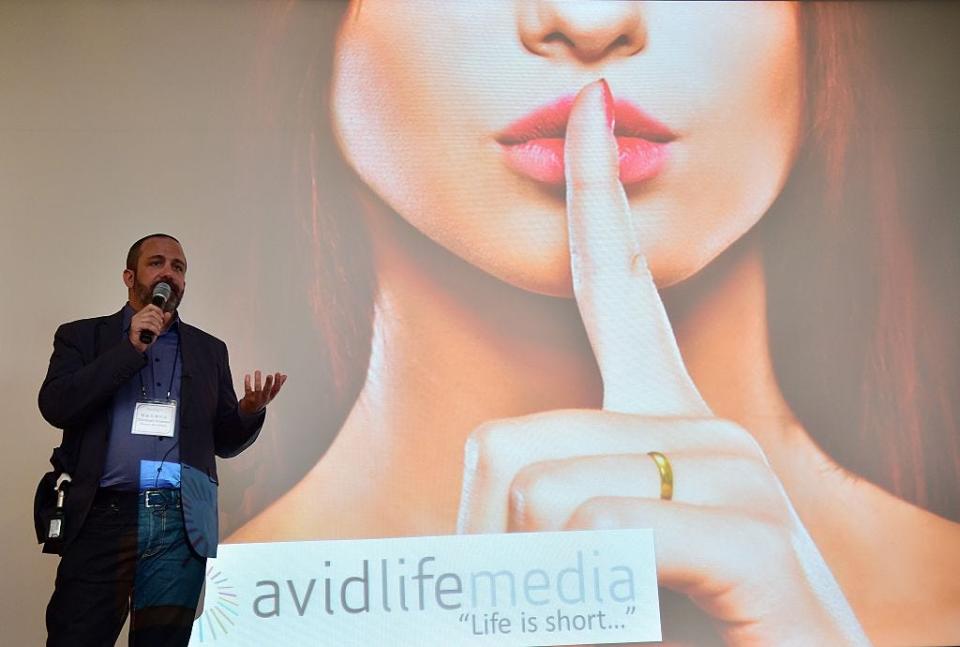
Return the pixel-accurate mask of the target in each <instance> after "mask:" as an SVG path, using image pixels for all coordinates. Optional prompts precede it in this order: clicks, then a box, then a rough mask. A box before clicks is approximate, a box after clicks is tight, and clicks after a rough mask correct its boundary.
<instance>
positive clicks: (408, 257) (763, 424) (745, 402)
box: [313, 216, 797, 535]
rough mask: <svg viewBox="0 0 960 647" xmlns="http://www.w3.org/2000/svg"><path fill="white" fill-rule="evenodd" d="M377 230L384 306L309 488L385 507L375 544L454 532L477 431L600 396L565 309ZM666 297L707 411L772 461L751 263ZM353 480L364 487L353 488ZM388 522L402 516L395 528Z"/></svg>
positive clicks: (745, 249)
mask: <svg viewBox="0 0 960 647" xmlns="http://www.w3.org/2000/svg"><path fill="white" fill-rule="evenodd" d="M374 221H375V222H374V224H375V225H376V226H375V227H374V231H375V233H374V236H373V245H374V250H375V256H376V259H377V271H378V283H379V297H378V302H377V309H376V321H375V334H374V340H373V351H372V356H371V362H370V368H369V371H368V375H367V380H366V383H365V385H364V387H363V389H362V392H361V394H360V397H359V398H358V400H357V402H356V404H355V406H354V408H353V410H352V411H351V413H350V415H349V417H348V418H347V420H346V422H345V423H344V425H343V428H342V429H341V431H340V433H339V434H338V437H337V439H336V441H335V442H334V444H333V446H332V447H331V448H330V450H329V452H328V454H327V456H326V458H325V460H323V461H321V463H320V464H319V465H318V467H317V468H316V470H315V473H314V474H313V476H314V477H322V478H323V479H324V480H327V479H334V480H333V481H328V482H348V483H351V488H349V490H350V491H351V493H352V496H354V497H356V498H357V500H356V501H355V503H357V504H361V500H365V501H363V502H364V503H366V504H368V505H369V504H370V503H371V502H372V501H377V502H380V503H382V504H383V506H382V509H380V510H376V513H377V514H381V516H380V517H379V519H380V521H379V522H378V523H381V524H386V525H389V526H392V530H388V529H386V528H378V529H377V531H378V532H383V531H385V530H386V531H387V532H386V534H389V535H393V534H432V533H438V532H449V531H452V530H453V527H454V520H455V519H456V507H457V504H458V500H459V492H460V479H461V471H462V468H461V457H462V454H463V447H464V442H465V440H466V438H467V435H468V434H469V433H470V432H471V431H472V430H473V429H475V428H476V427H477V426H478V425H480V424H481V423H483V422H485V421H488V420H493V419H497V418H504V417H513V416H521V415H525V414H529V413H534V412H538V411H545V410H550V409H563V408H596V407H598V406H599V404H600V402H601V399H602V385H601V382H600V377H599V374H598V372H597V369H596V365H595V362H594V358H593V355H592V352H591V350H590V347H589V343H588V341H587V338H586V334H585V332H584V330H583V327H582V324H581V322H580V318H579V314H578V311H577V308H576V303H575V302H574V301H573V300H572V299H558V298H553V297H545V296H542V295H536V294H532V293H529V292H527V291H524V290H521V289H518V288H514V287H512V286H508V285H506V284H504V283H503V282H501V281H499V280H498V279H495V278H493V277H491V276H489V275H487V274H486V273H484V272H482V271H480V270H478V269H477V268H475V267H473V266H471V265H468V264H467V263H465V262H463V261H461V260H460V259H458V258H456V257H454V256H453V255H452V254H450V253H449V252H447V251H446V250H444V249H442V248H440V247H439V246H438V245H437V244H436V243H434V242H432V241H430V240H428V239H426V238H425V237H423V236H422V235H421V234H420V233H419V232H417V231H415V230H413V229H412V228H411V227H409V226H408V225H407V224H406V223H404V222H402V221H400V219H399V218H396V217H395V216H393V217H392V218H391V217H383V216H375V217H374ZM665 297H666V298H665V301H666V304H667V308H668V311H669V312H670V315H671V320H672V323H673V326H674V330H675V331H676V334H677V340H678V343H679V345H680V349H681V352H682V354H683V357H684V360H685V362H686V364H687V367H688V369H689V371H690V373H691V376H692V377H693V379H694V382H695V383H696V384H697V386H698V388H699V389H700V391H701V393H702V394H703V396H704V398H705V399H706V401H707V403H708V404H709V405H710V406H711V408H712V409H713V411H714V412H716V413H717V415H719V416H722V417H725V418H729V419H732V420H735V421H737V422H739V423H741V424H743V425H744V426H746V427H747V428H749V429H751V431H753V432H754V433H755V435H757V437H758V440H759V441H760V442H761V445H763V446H764V448H765V450H767V451H768V452H769V453H770V454H771V459H772V460H774V459H775V457H776V456H777V455H778V454H779V453H780V452H778V451H776V449H777V447H780V446H782V445H784V443H785V442H786V443H787V444H788V445H789V444H790V441H792V438H787V435H790V434H795V432H796V430H797V427H796V425H794V424H792V422H793V418H792V416H791V415H790V412H789V408H788V407H787V406H786V404H785V403H784V401H783V399H782V397H781V395H780V392H779V390H778V388H777V384H776V381H775V379H774V376H773V371H772V367H771V361H770V356H769V352H768V349H767V335H766V315H765V302H764V285H763V271H762V265H761V262H760V255H759V251H758V250H757V249H756V247H755V246H754V245H753V244H752V242H751V241H750V240H749V239H748V240H745V241H741V243H739V244H738V245H737V246H736V247H735V248H733V249H730V250H728V251H727V252H726V253H725V254H724V256H723V257H722V258H720V259H717V260H716V261H715V262H714V263H713V264H711V266H710V267H709V268H708V269H707V270H705V271H703V272H701V273H700V275H698V276H697V277H695V278H694V279H691V280H689V281H687V282H686V283H685V284H683V285H681V286H677V287H674V288H670V289H669V290H667V291H665ZM794 449H795V448H794ZM358 474H364V475H366V474H369V475H370V476H371V478H368V479H357V475H358ZM374 475H375V477H376V478H375V479H374V478H372V477H373V476H374ZM357 480H363V481H364V483H362V484H359V485H358V487H353V483H354V482H355V481H357ZM425 482H429V483H430V488H429V489H427V490H425V489H424V488H423V484H424V483H425ZM384 493H387V494H386V495H385V494H384ZM384 496H386V497H388V498H389V499H390V500H389V501H384V500H383V497H384ZM354 509H357V508H354ZM360 509H364V508H360ZM367 509H370V508H367ZM393 510H403V511H404V512H403V514H402V515H398V516H397V517H396V518H394V516H393V515H392V514H391V511H393ZM415 510H419V511H420V512H421V513H422V514H420V515H419V516H418V514H417V513H415V512H413V511H415Z"/></svg>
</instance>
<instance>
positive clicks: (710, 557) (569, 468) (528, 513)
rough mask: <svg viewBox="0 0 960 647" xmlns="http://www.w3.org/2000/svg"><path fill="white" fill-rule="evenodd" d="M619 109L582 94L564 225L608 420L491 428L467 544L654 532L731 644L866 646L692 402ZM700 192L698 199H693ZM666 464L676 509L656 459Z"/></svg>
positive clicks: (795, 522)
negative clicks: (617, 120) (621, 148)
mask: <svg viewBox="0 0 960 647" xmlns="http://www.w3.org/2000/svg"><path fill="white" fill-rule="evenodd" d="M612 104H613V101H612V98H611V96H610V93H609V90H608V89H607V88H606V84H605V83H604V82H602V81H601V82H596V83H593V84H591V85H588V86H587V87H585V88H584V89H583V90H582V91H581V92H580V94H579V96H578V97H577V99H576V101H575V103H574V106H573V111H572V113H571V116H570V120H569V123H568V126H567V135H566V136H567V141H566V178H567V222H568V229H569V240H570V259H571V271H572V274H573V287H574V294H575V297H576V300H577V304H578V306H579V309H580V313H581V315H582V318H583V321H584V325H585V327H586V330H587V333H588V336H589V339H590V343H591V345H592V347H593V351H594V354H595V356H596V359H597V364H598V366H599V369H600V373H601V376H602V379H603V410H602V411H585V410H571V411H550V412H546V413H540V414H535V415H530V416H526V417H522V418H513V419H506V420H498V421H493V422H489V423H487V424H484V425H483V426H481V427H480V428H478V429H477V430H475V431H474V432H473V434H472V435H471V437H470V439H469V440H468V443H467V447H466V467H465V474H464V480H463V492H462V498H461V503H460V511H459V519H458V529H459V531H460V532H466V533H489V532H505V531H533V530H560V529H596V528H653V529H654V538H655V547H656V551H655V552H656V559H657V573H658V578H659V582H660V584H661V585H662V586H666V587H669V588H671V589H674V590H676V591H678V592H680V593H683V594H685V595H687V596H689V597H690V598H691V599H692V600H693V602H694V603H695V604H696V605H697V606H699V607H700V608H702V609H703V610H704V611H705V612H706V613H707V614H709V615H710V616H711V617H712V618H713V619H714V620H715V621H717V623H718V628H719V631H720V632H721V634H722V636H723V637H724V639H725V640H726V642H727V643H728V644H736V645H754V644H757V645H778V646H779V645H794V644H795V645H854V644H855V645H860V644H869V643H868V640H867V638H866V636H865V635H864V633H863V630H862V629H861V628H860V625H859V623H858V621H857V619H856V617H855V616H854V614H853V612H852V610H851V609H850V606H849V604H848V603H847V601H846V599H845V598H844V596H843V594H842V592H841V590H840V588H839V586H838V585H837V583H836V580H835V579H834V577H833V575H832V574H831V572H830V570H829V568H828V567H827V565H826V563H825V562H824V560H823V557H822V556H821V555H820V553H819V551H818V550H817V547H816V546H815V545H814V543H813V541H812V540H811V538H810V535H809V534H808V533H807V531H806V529H805V528H804V527H803V525H802V524H801V522H800V519H799V518H798V516H797V514H796V513H795V511H794V510H793V507H792V506H791V504H790V501H789V499H788V498H787V496H786V493H785V492H784V490H783V487H782V486H781V484H780V482H779V480H778V479H777V477H776V475H775V474H774V473H773V471H772V470H771V468H770V466H769V464H768V463H767V461H766V458H765V457H764V455H763V452H762V451H761V449H760V447H759V445H758V444H757V443H756V441H755V440H754V439H753V437H752V436H751V435H750V434H749V433H748V432H747V431H746V430H744V429H743V428H741V427H739V426H738V425H736V424H734V423H732V422H729V421H725V420H720V419H718V418H716V417H714V416H713V414H712V413H711V411H710V409H709V407H708V406H707V405H706V403H705V402H704V400H703V398H702V397H701V396H700V394H699V393H698V391H697V389H696V387H695V386H694V384H693V381H692V380H691V379H690V376H689V374H688V373H687V370H686V367H685V366H684V364H683V361H682V359H681V357H680V351H679V348H678V346H677V342H676V339H675V338H674V335H673V331H672V329H671V327H670V323H669V321H668V319H667V316H666V312H665V311H664V307H663V304H662V302H661V300H660V297H659V294H658V292H657V289H656V287H655V285H654V282H653V278H652V276H651V274H650V271H649V269H648V267H647V263H646V260H645V258H644V257H643V256H642V255H641V254H640V253H639V252H638V249H639V248H638V246H637V245H636V243H635V239H634V231H635V229H634V227H633V225H632V223H631V222H630V218H631V213H630V210H629V207H628V203H627V199H626V195H625V193H624V190H623V187H622V185H621V184H620V182H619V179H618V166H619V165H618V163H617V155H618V153H617V144H616V140H615V138H614V135H613V125H612V122H613V105H612ZM691 190H696V188H695V187H691ZM650 451H657V452H662V453H663V454H664V455H666V457H667V458H668V459H669V461H670V463H671V464H672V468H673V473H674V477H675V478H674V493H673V497H672V500H663V499H661V498H660V487H661V482H660V474H659V472H658V470H657V466H656V464H655V463H654V461H653V460H652V459H651V457H650V456H648V455H647V452H650Z"/></svg>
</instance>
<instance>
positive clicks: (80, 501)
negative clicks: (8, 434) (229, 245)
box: [37, 310, 266, 557]
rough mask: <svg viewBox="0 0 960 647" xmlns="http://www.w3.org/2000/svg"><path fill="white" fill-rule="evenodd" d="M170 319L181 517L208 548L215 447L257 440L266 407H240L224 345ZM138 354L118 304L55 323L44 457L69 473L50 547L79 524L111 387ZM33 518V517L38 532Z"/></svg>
mask: <svg viewBox="0 0 960 647" xmlns="http://www.w3.org/2000/svg"><path fill="white" fill-rule="evenodd" d="M178 325H179V334H180V355H181V357H182V360H183V369H182V376H183V381H182V382H181V387H180V402H179V403H178V404H179V408H180V412H179V413H180V429H179V434H180V463H181V466H182V470H181V496H182V501H183V506H182V508H183V517H184V523H185V526H186V528H187V536H188V537H189V540H190V544H191V545H192V546H193V548H194V550H196V551H197V552H198V553H199V554H200V555H204V556H207V557H216V554H217V542H218V530H217V496H216V489H217V465H216V459H215V456H221V457H223V458H228V457H230V456H236V455H237V454H239V453H240V452H242V451H243V450H244V449H246V448H247V447H248V446H249V445H250V444H251V443H253V441H254V440H256V437H257V434H259V433H260V427H261V426H262V425H263V420H264V417H265V415H266V414H265V413H263V412H261V413H259V414H256V415H254V416H242V415H241V414H240V411H239V408H238V404H237V396H236V392H235V391H234V389H233V378H232V376H231V374H230V365H229V362H228V359H227V347H226V345H225V344H224V343H223V342H222V341H220V340H219V339H217V338H216V337H213V336H211V335H208V334H207V333H205V332H203V331H202V330H200V329H199V328H195V327H193V326H190V325H188V324H185V323H184V322H183V321H180V323H179V324H178ZM146 364H147V358H146V356H145V355H144V354H143V353H139V352H137V350H136V349H135V348H134V347H133V345H132V344H131V343H130V340H129V338H128V337H127V336H126V335H125V334H124V332H123V311H122V310H121V311H120V312H117V313H116V314H113V315H110V316H107V317H96V318H93V319H83V320H80V321H74V322H72V323H68V324H64V325H62V326H60V328H58V329H57V332H56V335H55V336H54V339H53V355H52V356H51V357H50V367H49V368H48V370H47V377H46V379H44V381H43V386H41V387H40V395H39V404H40V413H41V414H42V415H43V417H44V418H45V419H46V420H47V422H49V423H50V424H51V425H53V426H54V427H59V428H60V429H62V430H63V440H62V442H61V444H60V446H59V447H57V448H56V449H55V450H54V452H53V457H52V458H51V462H52V463H53V464H54V471H55V472H58V471H60V472H67V473H68V474H70V476H71V477H72V482H71V484H70V490H69V493H68V495H67V497H66V501H65V503H64V522H63V523H64V536H63V542H62V545H59V546H56V547H55V548H53V549H52V550H50V551H48V552H62V550H63V549H64V548H66V546H68V545H69V544H70V542H71V541H73V539H75V538H76V536H77V534H78V533H79V531H80V528H81V527H82V526H83V522H84V519H85V518H86V516H87V512H88V511H89V510H90V505H91V504H92V503H93V497H94V494H96V491H97V488H98V486H99V483H100V477H101V475H102V474H103V468H104V461H105V460H106V448H107V436H108V434H109V431H110V423H109V412H110V409H111V406H112V400H113V395H114V393H115V392H116V391H117V389H118V388H119V387H120V386H121V385H122V384H124V383H125V382H126V381H127V380H129V379H131V378H132V377H133V376H135V375H136V374H137V372H138V371H139V370H140V369H141V368H143V367H144V366H146ZM53 478H54V479H55V478H56V476H54V477H53ZM49 480H50V479H49V475H48V482H49ZM41 487H42V486H41ZM41 525H42V524H41V522H40V520H39V519H38V520H37V529H38V540H40V541H41V542H42V541H43V537H42V536H41V535H40V531H41ZM49 548H50V546H45V550H48V549H49Z"/></svg>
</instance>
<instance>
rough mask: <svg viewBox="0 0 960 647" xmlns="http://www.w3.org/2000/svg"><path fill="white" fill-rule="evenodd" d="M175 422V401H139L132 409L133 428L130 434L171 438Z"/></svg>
mask: <svg viewBox="0 0 960 647" xmlns="http://www.w3.org/2000/svg"><path fill="white" fill-rule="evenodd" d="M176 421H177V403H176V401H174V400H140V401H138V402H137V404H136V406H135V407H134V409H133V427H132V428H131V429H130V433H133V434H137V435H138V436H160V437H163V438H173V431H174V428H175V425H176Z"/></svg>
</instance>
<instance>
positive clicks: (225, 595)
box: [193, 566, 240, 643]
mask: <svg viewBox="0 0 960 647" xmlns="http://www.w3.org/2000/svg"><path fill="white" fill-rule="evenodd" d="M204 606H205V608H204V610H203V613H201V614H200V617H199V618H197V619H196V620H195V621H194V624H193V628H194V634H195V636H196V639H197V640H198V641H199V642H201V643H210V642H216V641H217V640H219V639H220V638H223V637H225V636H226V635H227V634H229V633H230V631H231V629H233V628H234V627H235V625H236V620H237V619H238V618H239V616H240V603H239V601H238V600H237V592H236V589H235V588H234V587H233V585H232V584H230V580H229V579H227V577H226V576H225V575H224V574H223V573H221V572H220V571H214V569H213V567H212V566H211V567H209V568H207V594H206V597H205V605H204Z"/></svg>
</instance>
